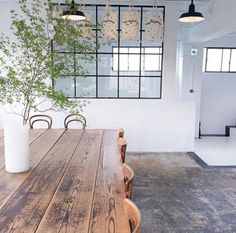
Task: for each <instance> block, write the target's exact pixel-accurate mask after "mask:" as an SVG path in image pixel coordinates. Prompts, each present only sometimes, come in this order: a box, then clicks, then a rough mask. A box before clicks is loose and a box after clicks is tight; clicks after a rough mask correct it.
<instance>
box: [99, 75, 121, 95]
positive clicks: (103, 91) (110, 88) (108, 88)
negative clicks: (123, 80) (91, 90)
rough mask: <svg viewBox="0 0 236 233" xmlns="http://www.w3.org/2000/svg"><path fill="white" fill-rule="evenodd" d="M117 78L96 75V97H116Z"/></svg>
mask: <svg viewBox="0 0 236 233" xmlns="http://www.w3.org/2000/svg"><path fill="white" fill-rule="evenodd" d="M117 85H118V84H117V78H116V77H98V97H117Z"/></svg>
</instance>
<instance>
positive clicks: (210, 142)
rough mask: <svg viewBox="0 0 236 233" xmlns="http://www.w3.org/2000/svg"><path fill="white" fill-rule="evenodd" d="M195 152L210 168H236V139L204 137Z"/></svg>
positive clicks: (197, 140) (197, 141)
mask: <svg viewBox="0 0 236 233" xmlns="http://www.w3.org/2000/svg"><path fill="white" fill-rule="evenodd" d="M194 152H195V153H196V154H197V155H198V157H200V158H201V159H202V160H203V161H204V162H205V163H207V164H208V165H210V166H236V137H232V138H230V137H202V138H201V139H196V140H195V148H194Z"/></svg>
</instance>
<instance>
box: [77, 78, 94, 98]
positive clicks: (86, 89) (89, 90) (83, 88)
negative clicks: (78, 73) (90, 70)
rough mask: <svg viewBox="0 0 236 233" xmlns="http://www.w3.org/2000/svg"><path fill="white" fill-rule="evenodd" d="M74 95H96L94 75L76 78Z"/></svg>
mask: <svg viewBox="0 0 236 233" xmlns="http://www.w3.org/2000/svg"><path fill="white" fill-rule="evenodd" d="M76 97H96V77H79V78H76Z"/></svg>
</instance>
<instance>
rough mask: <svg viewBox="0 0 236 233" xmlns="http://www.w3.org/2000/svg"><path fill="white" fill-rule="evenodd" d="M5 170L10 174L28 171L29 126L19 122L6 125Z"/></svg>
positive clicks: (7, 122)
mask: <svg viewBox="0 0 236 233" xmlns="http://www.w3.org/2000/svg"><path fill="white" fill-rule="evenodd" d="M4 144H5V169H6V171H7V172H10V173H20V172H25V171H28V170H29V168H30V165H29V131H28V125H23V124H22V122H20V121H19V120H10V121H9V120H8V121H6V122H5V125H4Z"/></svg>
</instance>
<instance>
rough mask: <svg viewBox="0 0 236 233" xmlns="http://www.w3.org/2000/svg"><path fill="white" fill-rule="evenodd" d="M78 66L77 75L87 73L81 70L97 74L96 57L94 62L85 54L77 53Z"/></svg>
mask: <svg viewBox="0 0 236 233" xmlns="http://www.w3.org/2000/svg"><path fill="white" fill-rule="evenodd" d="M77 62H78V66H79V67H77V69H76V75H85V74H81V71H83V72H85V73H86V74H89V75H96V61H95V59H94V60H93V61H92V62H87V61H86V60H85V57H84V56H83V55H77Z"/></svg>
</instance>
